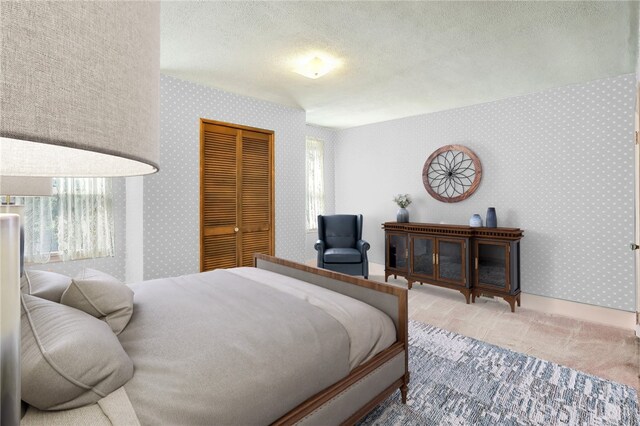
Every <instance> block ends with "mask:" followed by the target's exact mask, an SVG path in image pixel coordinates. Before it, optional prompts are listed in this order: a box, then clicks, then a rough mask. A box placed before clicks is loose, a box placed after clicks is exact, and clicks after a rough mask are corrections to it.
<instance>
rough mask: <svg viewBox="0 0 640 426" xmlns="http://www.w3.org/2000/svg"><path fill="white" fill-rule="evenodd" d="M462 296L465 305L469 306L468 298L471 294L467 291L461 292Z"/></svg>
mask: <svg viewBox="0 0 640 426" xmlns="http://www.w3.org/2000/svg"><path fill="white" fill-rule="evenodd" d="M462 294H464V298H465V299H466V301H467V305H468V304H469V296H471V293H470V292H468V291H463V292H462Z"/></svg>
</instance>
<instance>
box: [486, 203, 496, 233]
mask: <svg viewBox="0 0 640 426" xmlns="http://www.w3.org/2000/svg"><path fill="white" fill-rule="evenodd" d="M486 223H487V228H497V227H498V218H497V217H496V208H495V207H489V208H488V209H487V219H486Z"/></svg>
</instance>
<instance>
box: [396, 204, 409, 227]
mask: <svg viewBox="0 0 640 426" xmlns="http://www.w3.org/2000/svg"><path fill="white" fill-rule="evenodd" d="M396 220H397V221H398V222H399V223H406V222H409V210H407V209H405V208H404V207H401V208H400V209H399V210H398V214H397V215H396Z"/></svg>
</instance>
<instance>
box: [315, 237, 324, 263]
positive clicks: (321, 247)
mask: <svg viewBox="0 0 640 426" xmlns="http://www.w3.org/2000/svg"><path fill="white" fill-rule="evenodd" d="M313 248H314V249H316V250H317V251H318V263H317V266H318V268H324V241H322V240H318V241H316V243H315V244H314V245H313Z"/></svg>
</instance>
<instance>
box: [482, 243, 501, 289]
mask: <svg viewBox="0 0 640 426" xmlns="http://www.w3.org/2000/svg"><path fill="white" fill-rule="evenodd" d="M508 251H509V243H503V242H488V241H482V242H481V241H476V279H475V281H476V282H475V284H476V285H477V286H479V287H485V288H494V289H500V290H507V291H508V290H509V278H508V277H509V267H508V265H509V263H508V261H509V255H508Z"/></svg>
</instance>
